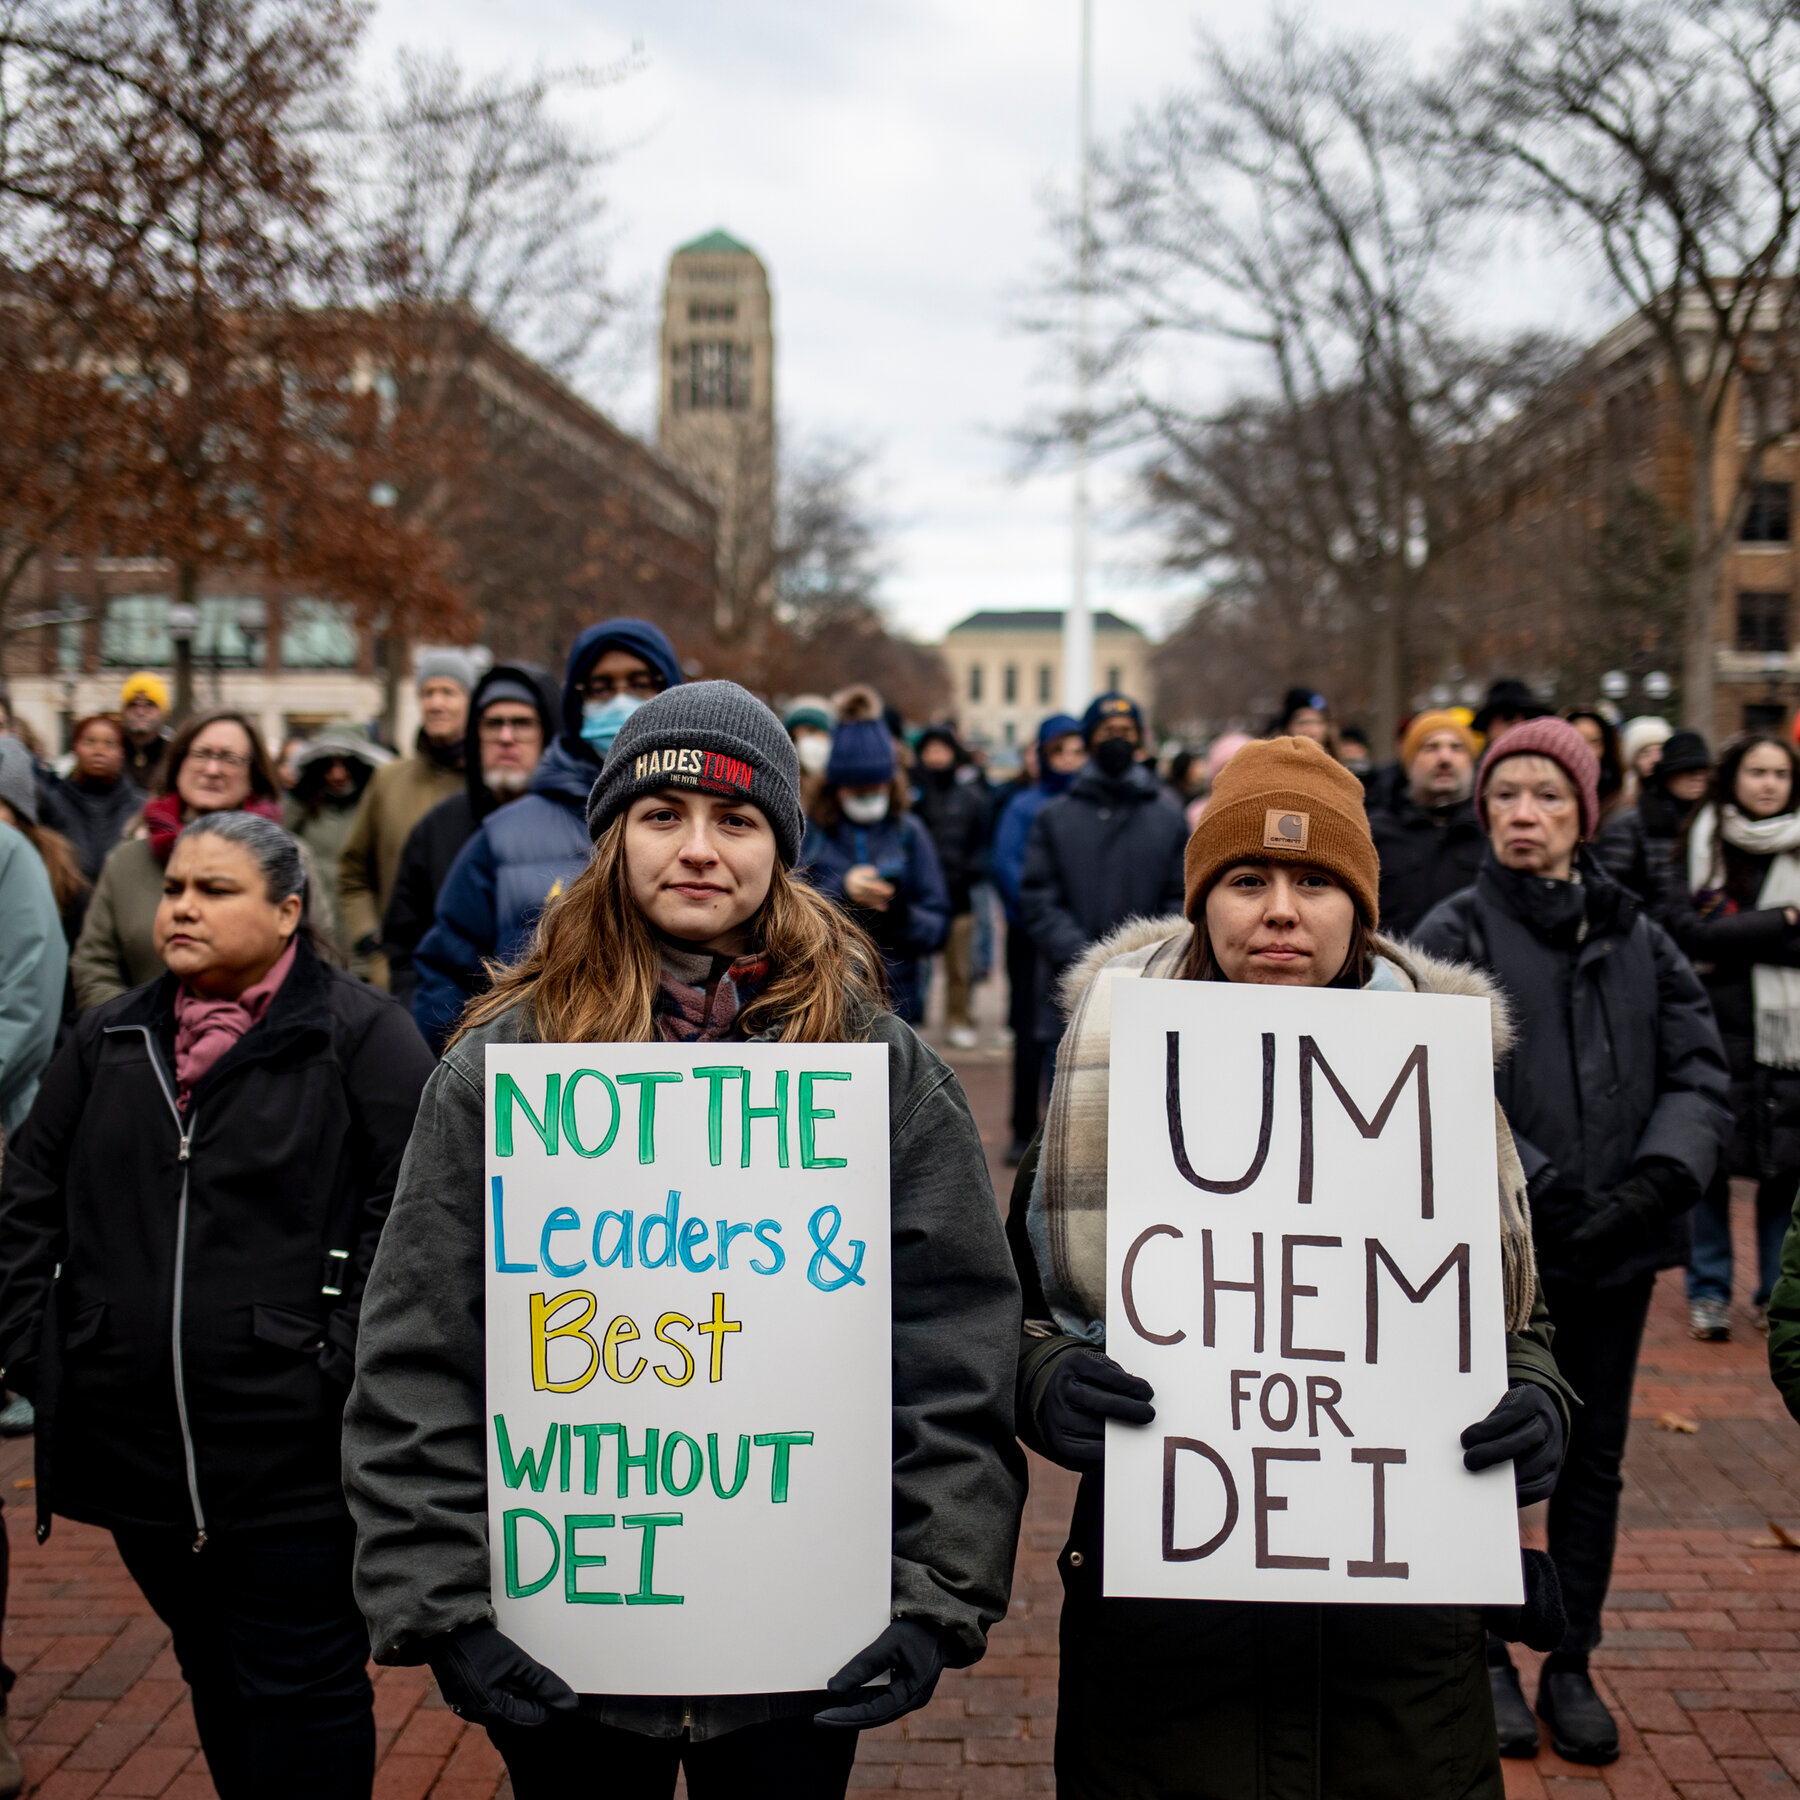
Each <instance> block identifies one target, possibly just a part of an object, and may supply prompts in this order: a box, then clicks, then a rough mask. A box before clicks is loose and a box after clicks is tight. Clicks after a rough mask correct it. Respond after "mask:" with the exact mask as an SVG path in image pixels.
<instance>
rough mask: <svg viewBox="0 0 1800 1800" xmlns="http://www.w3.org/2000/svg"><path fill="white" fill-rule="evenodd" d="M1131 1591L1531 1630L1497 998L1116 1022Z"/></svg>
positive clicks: (1123, 1005) (1110, 1506) (1337, 1003)
mask: <svg viewBox="0 0 1800 1800" xmlns="http://www.w3.org/2000/svg"><path fill="white" fill-rule="evenodd" d="M1109 1134H1110V1136H1109V1145H1108V1161H1107V1346H1106V1347H1107V1352H1108V1354H1109V1355H1110V1356H1111V1357H1113V1358H1114V1360H1116V1361H1117V1362H1118V1363H1120V1364H1122V1365H1123V1367H1124V1368H1126V1369H1128V1370H1129V1371H1130V1372H1131V1373H1132V1374H1134V1375H1139V1376H1142V1377H1144V1378H1145V1379H1146V1380H1147V1381H1148V1382H1149V1383H1150V1384H1151V1386H1152V1388H1153V1389H1154V1390H1155V1408H1156V1418H1155V1422H1154V1423H1152V1424H1150V1425H1145V1426H1131V1425H1121V1424H1117V1423H1109V1424H1108V1426H1107V1429H1106V1539H1105V1589H1106V1592H1107V1593H1108V1594H1109V1595H1125V1596H1138V1597H1150V1598H1164V1599H1186V1600H1279V1601H1311V1602H1318V1601H1340V1602H1364V1603H1367V1602H1380V1603H1385V1604H1395V1603H1399V1604H1408V1603H1413V1604H1420V1605H1425V1604H1431V1605H1446V1604H1449V1605H1471V1606H1475V1605H1509V1604H1517V1603H1518V1602H1519V1601H1520V1600H1521V1598H1522V1593H1521V1578H1520V1561H1519V1533H1518V1514H1517V1509H1516V1504H1515V1499H1514V1486H1513V1470H1512V1465H1511V1464H1510V1463H1502V1464H1500V1465H1498V1466H1496V1467H1492V1468H1488V1469H1485V1470H1483V1471H1482V1472H1481V1473H1479V1474H1475V1473H1471V1472H1469V1470H1467V1469H1466V1468H1465V1467H1464V1462H1463V1456H1464V1452H1463V1446H1462V1443H1461V1434H1462V1432H1463V1430H1464V1429H1465V1427H1467V1426H1469V1425H1471V1424H1473V1423H1474V1422H1475V1421H1477V1420H1481V1419H1483V1418H1485V1417H1486V1415H1487V1414H1488V1413H1489V1412H1490V1411H1491V1409H1492V1408H1493V1407H1494V1405H1495V1404H1496V1402H1498V1401H1499V1400H1500V1399H1501V1397H1502V1395H1503V1394H1504V1393H1505V1391H1506V1387H1507V1373H1506V1347H1505V1300H1504V1278H1503V1269H1502V1254H1501V1245H1500V1212H1499V1195H1498V1182H1497V1172H1496V1153H1495V1141H1494V1088H1493V1063H1492V1050H1491V1041H1490V1023H1489V1012H1488V1005H1487V1002H1486V1001H1485V1000H1480V999H1474V998H1470V997H1466V996H1452V995H1411V994H1396V993H1384V992H1379V991H1376V992H1370V991H1362V992H1351V991H1345V990H1339V989H1321V988H1287V987H1273V986H1253V985H1247V984H1231V983H1223V982H1186V981H1120V982H1119V983H1117V984H1116V986H1115V988H1114V991H1113V994H1112V1063H1111V1098H1110V1107H1109Z"/></svg>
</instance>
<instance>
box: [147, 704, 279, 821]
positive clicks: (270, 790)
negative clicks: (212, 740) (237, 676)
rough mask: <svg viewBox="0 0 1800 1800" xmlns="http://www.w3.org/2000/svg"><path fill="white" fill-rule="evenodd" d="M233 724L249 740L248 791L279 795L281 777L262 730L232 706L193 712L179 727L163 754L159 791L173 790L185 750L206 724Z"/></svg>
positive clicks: (271, 796)
mask: <svg viewBox="0 0 1800 1800" xmlns="http://www.w3.org/2000/svg"><path fill="white" fill-rule="evenodd" d="M218 724H226V725H236V726H239V727H240V728H241V729H242V730H243V733H244V736H245V737H247V738H248V739H249V740H250V791H251V793H253V794H260V795H261V796H262V797H263V799H265V800H279V799H280V798H281V778H280V777H279V776H278V775H277V774H276V773H275V765H274V764H273V763H272V762H270V761H269V752H268V750H267V749H266V748H265V747H264V745H263V740H262V733H261V732H260V731H258V730H257V729H256V726H255V723H254V722H253V721H252V720H251V718H250V716H249V714H248V713H241V712H238V711H236V710H235V709H234V708H232V707H228V706H225V707H220V708H218V709H217V710H216V711H214V712H204V713H195V714H194V716H193V717H192V718H191V719H189V720H188V722H187V723H186V724H185V725H184V726H182V728H181V729H180V730H179V731H178V732H176V734H175V736H174V738H173V739H172V740H171V742H170V744H169V754H168V755H167V756H166V757H164V758H163V766H162V779H161V780H160V781H158V783H157V784H156V791H157V793H158V794H172V793H174V792H175V777H176V776H177V775H179V774H180V773H181V765H182V764H183V763H184V762H186V761H187V758H188V752H189V751H190V750H192V749H193V747H194V739H195V738H197V737H198V736H199V735H200V734H201V732H203V731H204V730H205V729H206V728H207V726H209V725H218Z"/></svg>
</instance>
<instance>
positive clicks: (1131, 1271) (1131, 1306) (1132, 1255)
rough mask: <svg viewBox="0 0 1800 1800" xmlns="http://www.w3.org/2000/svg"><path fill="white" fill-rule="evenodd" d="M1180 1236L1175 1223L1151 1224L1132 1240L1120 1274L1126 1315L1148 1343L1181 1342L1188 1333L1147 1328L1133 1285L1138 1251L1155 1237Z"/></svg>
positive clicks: (1209, 1340)
mask: <svg viewBox="0 0 1800 1800" xmlns="http://www.w3.org/2000/svg"><path fill="white" fill-rule="evenodd" d="M1180 1236H1181V1233H1180V1232H1179V1231H1177V1230H1176V1229H1175V1227H1174V1226H1173V1225H1150V1226H1147V1227H1145V1229H1144V1230H1142V1231H1140V1232H1139V1233H1138V1234H1137V1237H1136V1238H1135V1239H1134V1240H1133V1241H1132V1245H1131V1248H1130V1249H1129V1250H1127V1251H1126V1252H1125V1267H1124V1268H1123V1270H1121V1271H1120V1274H1119V1298H1120V1299H1122V1300H1123V1301H1124V1302H1125V1317H1126V1318H1127V1319H1129V1320H1130V1321H1131V1329H1132V1330H1133V1331H1135V1332H1136V1333H1137V1334H1138V1336H1139V1337H1141V1338H1142V1339H1143V1340H1144V1342H1145V1343H1146V1344H1179V1343H1180V1342H1181V1340H1182V1339H1183V1338H1184V1337H1186V1336H1187V1333H1186V1332H1185V1331H1182V1330H1180V1329H1179V1328H1177V1329H1176V1330H1174V1331H1172V1332H1169V1333H1167V1334H1166V1335H1165V1334H1164V1333H1162V1332H1159V1331H1148V1330H1146V1329H1145V1327H1144V1321H1143V1320H1142V1319H1140V1318H1139V1317H1138V1309H1137V1294H1136V1292H1135V1291H1134V1289H1133V1286H1132V1282H1133V1278H1134V1277H1135V1276H1136V1274H1137V1259H1138V1252H1139V1251H1140V1250H1142V1249H1143V1247H1144V1246H1145V1245H1146V1244H1147V1243H1149V1241H1150V1240H1151V1239H1152V1238H1153V1237H1172V1238H1178V1237H1180ZM1207 1342H1208V1343H1211V1342H1212V1340H1211V1339H1210V1338H1208V1339H1207Z"/></svg>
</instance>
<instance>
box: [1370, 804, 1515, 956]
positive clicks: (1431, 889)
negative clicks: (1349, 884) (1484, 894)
mask: <svg viewBox="0 0 1800 1800" xmlns="http://www.w3.org/2000/svg"><path fill="white" fill-rule="evenodd" d="M1369 831H1370V834H1371V835H1372V836H1373V837H1374V839H1375V849H1376V853H1377V854H1378V855H1379V856H1380V858H1381V929H1382V930H1383V931H1385V932H1386V933H1387V934H1388V936H1389V937H1400V938H1403V937H1410V936H1411V935H1412V933H1413V931H1414V930H1415V928H1416V927H1417V926H1418V923H1419V921H1420V920H1421V919H1423V918H1424V917H1425V915H1426V914H1427V913H1428V912H1430V911H1431V909H1432V908H1433V907H1434V906H1436V905H1437V903H1438V902H1439V901H1440V900H1448V899H1449V898H1450V896H1451V895H1452V894H1456V893H1460V892H1461V891H1462V890H1463V889H1464V888H1466V887H1467V886H1468V885H1469V883H1470V882H1471V881H1473V880H1474V879H1475V871H1476V870H1477V869H1479V868H1480V867H1481V859H1482V857H1483V856H1484V855H1485V854H1486V853H1487V836H1486V834H1485V833H1484V832H1483V831H1482V829H1481V822H1480V820H1478V819H1477V818H1476V817H1475V803H1474V801H1472V800H1464V801H1461V802H1459V803H1458V804H1457V805H1455V806H1452V807H1449V808H1447V809H1445V810H1444V811H1443V812H1441V813H1439V812H1430V811H1427V810H1426V808H1424V807H1423V806H1421V805H1420V804H1419V803H1418V801H1416V800H1415V799H1414V798H1413V797H1412V792H1411V790H1410V789H1409V788H1407V787H1406V786H1405V785H1404V784H1402V785H1400V786H1399V787H1397V788H1395V789H1394V790H1393V791H1392V792H1391V793H1390V795H1389V797H1388V801H1387V804H1386V805H1385V806H1382V805H1377V804H1375V802H1374V801H1373V799H1371V800H1370V802H1369Z"/></svg>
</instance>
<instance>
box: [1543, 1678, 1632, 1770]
mask: <svg viewBox="0 0 1800 1800" xmlns="http://www.w3.org/2000/svg"><path fill="white" fill-rule="evenodd" d="M1537 1709H1538V1717H1539V1718H1540V1719H1542V1720H1543V1721H1544V1723H1545V1724H1546V1725H1548V1726H1549V1727H1550V1747H1551V1748H1552V1749H1553V1750H1554V1751H1555V1752H1556V1754H1557V1755H1558V1756H1560V1757H1562V1758H1563V1760H1564V1761H1565V1762H1572V1763H1610V1762H1617V1761H1618V1760H1619V1727H1618V1725H1617V1724H1616V1723H1615V1722H1614V1720H1613V1716H1612V1714H1611V1713H1610V1712H1608V1711H1607V1708H1606V1702H1605V1701H1604V1700H1602V1699H1601V1698H1600V1696H1599V1695H1598V1694H1597V1693H1595V1692H1594V1683H1593V1680H1592V1678H1591V1677H1590V1676H1589V1675H1588V1672H1587V1670H1586V1669H1552V1668H1551V1667H1550V1666H1549V1664H1545V1666H1544V1675H1543V1679H1542V1680H1541V1681H1540V1682H1539V1683H1538V1703H1537Z"/></svg>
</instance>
